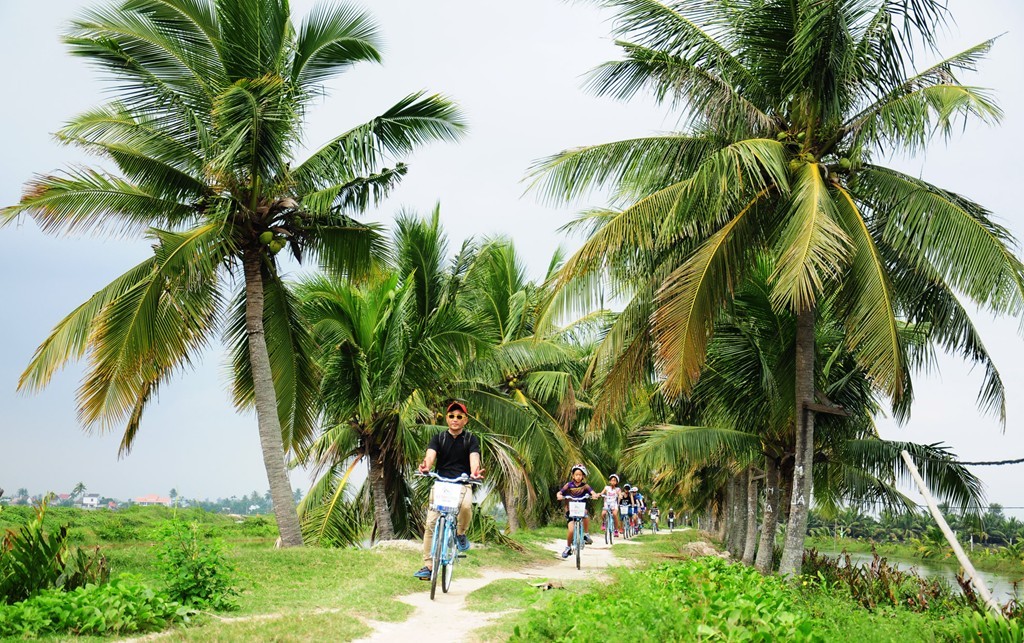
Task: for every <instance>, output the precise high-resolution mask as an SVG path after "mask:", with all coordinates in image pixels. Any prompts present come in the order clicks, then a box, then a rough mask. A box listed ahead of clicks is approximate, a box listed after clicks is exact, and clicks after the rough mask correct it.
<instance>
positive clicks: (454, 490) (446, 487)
mask: <svg viewBox="0 0 1024 643" xmlns="http://www.w3.org/2000/svg"><path fill="white" fill-rule="evenodd" d="M463 491H465V489H464V488H463V486H462V485H460V484H455V483H454V482H435V483H434V503H433V505H431V506H432V507H433V508H434V509H436V510H438V511H451V510H453V509H457V508H458V507H459V505H460V504H461V503H462V492H463Z"/></svg>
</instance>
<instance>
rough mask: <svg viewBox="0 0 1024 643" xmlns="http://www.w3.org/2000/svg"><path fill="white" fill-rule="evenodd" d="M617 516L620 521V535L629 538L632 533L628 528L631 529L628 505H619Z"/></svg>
mask: <svg viewBox="0 0 1024 643" xmlns="http://www.w3.org/2000/svg"><path fill="white" fill-rule="evenodd" d="M619 518H620V519H621V521H622V537H623V538H625V539H626V540H629V538H630V537H631V536H632V533H630V530H631V529H632V524H630V522H629V507H628V506H626V505H619Z"/></svg>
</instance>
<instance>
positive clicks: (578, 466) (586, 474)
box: [569, 464, 590, 477]
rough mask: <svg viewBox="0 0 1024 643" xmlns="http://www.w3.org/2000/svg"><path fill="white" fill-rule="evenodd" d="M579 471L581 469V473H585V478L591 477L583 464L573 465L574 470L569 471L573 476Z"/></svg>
mask: <svg viewBox="0 0 1024 643" xmlns="http://www.w3.org/2000/svg"><path fill="white" fill-rule="evenodd" d="M577 469H579V470H580V471H582V472H583V477H587V476H588V475H590V472H589V471H587V468H586V467H585V466H583V465H582V464H574V465H572V469H569V475H570V476H571V475H572V474H574V473H576V470H577Z"/></svg>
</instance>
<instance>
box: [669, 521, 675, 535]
mask: <svg viewBox="0 0 1024 643" xmlns="http://www.w3.org/2000/svg"><path fill="white" fill-rule="evenodd" d="M675 528H676V519H675V518H669V519H668V533H670V534H671V533H673V532H674V531H675Z"/></svg>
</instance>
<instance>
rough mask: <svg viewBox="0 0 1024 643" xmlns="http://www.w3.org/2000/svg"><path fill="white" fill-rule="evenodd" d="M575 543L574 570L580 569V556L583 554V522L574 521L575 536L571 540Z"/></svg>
mask: <svg viewBox="0 0 1024 643" xmlns="http://www.w3.org/2000/svg"><path fill="white" fill-rule="evenodd" d="M573 541H574V542H575V543H576V569H579V568H580V554H581V553H583V521H582V520H577V521H576V536H575V538H573Z"/></svg>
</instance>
